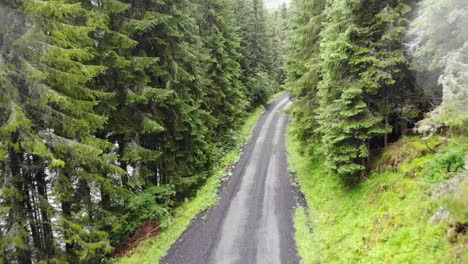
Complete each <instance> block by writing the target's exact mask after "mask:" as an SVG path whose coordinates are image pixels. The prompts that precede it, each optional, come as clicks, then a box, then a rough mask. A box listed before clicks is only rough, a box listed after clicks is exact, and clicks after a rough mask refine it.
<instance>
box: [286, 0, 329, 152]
mask: <svg viewBox="0 0 468 264" xmlns="http://www.w3.org/2000/svg"><path fill="white" fill-rule="evenodd" d="M324 9H325V1H310V0H301V1H295V2H293V3H292V7H291V13H292V15H291V22H290V24H291V28H292V29H291V38H290V41H289V47H288V56H287V61H286V70H287V73H288V79H287V87H288V89H289V90H290V91H291V92H292V95H293V96H296V97H297V98H298V100H297V101H296V102H295V105H294V107H293V112H292V114H293V116H294V118H295V120H297V122H298V123H300V124H301V126H300V127H299V128H298V130H297V131H295V134H296V135H297V136H298V138H299V139H300V140H302V141H304V142H308V144H309V146H310V148H312V149H314V148H315V147H314V144H316V143H318V142H319V141H320V136H319V133H316V129H317V127H318V123H317V115H316V110H317V108H318V96H317V85H318V82H319V81H320V78H321V68H320V65H321V58H320V39H319V33H320V30H321V29H322V27H321V25H322V21H323V20H324V15H323V10H324Z"/></svg>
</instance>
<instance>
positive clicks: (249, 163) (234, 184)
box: [119, 94, 299, 264]
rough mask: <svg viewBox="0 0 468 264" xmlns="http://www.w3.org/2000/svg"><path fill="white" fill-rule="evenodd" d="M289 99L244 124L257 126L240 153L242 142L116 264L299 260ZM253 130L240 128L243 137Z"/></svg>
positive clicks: (276, 102) (275, 102)
mask: <svg viewBox="0 0 468 264" xmlns="http://www.w3.org/2000/svg"><path fill="white" fill-rule="evenodd" d="M290 104H291V102H290V101H289V99H288V97H287V95H284V94H283V95H280V96H278V98H277V99H272V100H271V101H270V105H269V106H268V109H267V110H266V112H265V113H264V114H263V115H262V117H261V118H260V119H258V117H257V119H255V118H250V121H248V122H247V123H246V127H252V125H254V124H255V123H256V121H257V120H258V123H257V125H256V127H255V129H254V130H253V135H252V138H251V139H250V141H249V142H248V143H247V144H246V145H245V146H244V148H243V150H242V153H243V154H242V155H240V152H241V150H240V149H241V146H239V150H237V151H235V152H234V153H232V154H228V156H227V157H226V158H225V161H224V162H223V164H224V165H221V166H220V169H219V170H217V171H218V173H217V174H216V175H214V176H213V177H212V178H210V179H209V180H208V182H207V183H206V184H205V186H204V187H203V188H202V189H200V191H199V194H198V195H197V196H196V197H194V199H193V200H191V201H188V202H187V203H186V204H184V205H182V206H181V207H180V208H178V209H177V210H176V213H175V217H174V222H175V223H173V224H171V226H169V227H168V228H166V229H165V230H163V231H162V232H161V234H160V235H158V236H157V237H156V238H153V239H151V240H149V241H146V242H143V244H142V245H140V246H139V247H138V248H136V249H135V251H134V252H133V253H132V254H131V255H129V256H127V257H124V258H122V259H120V260H119V262H120V263H157V262H158V261H161V263H189V264H190V263H194V264H196V263H203V264H205V263H237V262H239V263H247V264H249V263H298V262H299V257H298V254H297V250H296V243H295V240H294V227H293V211H294V210H293V209H294V206H295V204H296V202H295V192H296V190H295V187H294V186H293V185H292V183H291V178H290V177H289V174H288V166H287V157H286V150H285V133H286V128H287V123H288V118H287V116H286V115H285V114H284V113H283V111H284V110H285V109H287V108H288V107H289V106H290ZM254 116H255V115H254ZM254 121H255V123H253V122H254ZM252 129H253V127H252ZM248 130H249V129H245V128H243V129H242V131H244V132H241V134H243V136H242V137H243V138H244V139H245V136H246V134H249V133H248V132H246V131H248ZM236 157H237V158H239V157H240V159H236ZM236 160H239V161H238V162H237V163H236V164H235V165H234V166H232V165H229V164H234V163H235V161H236ZM226 165H227V168H228V170H226ZM212 205H214V206H213V207H211V206H212ZM210 207H211V209H209V208H210ZM206 209H209V210H206ZM202 211H203V213H201V214H199V213H200V212H202ZM195 216H196V217H195ZM193 218H194V219H193ZM192 219H193V220H192ZM187 227H188V228H187ZM174 242H175V243H174ZM172 244H173V245H172ZM171 245H172V246H171ZM169 247H170V249H169ZM168 250H169V251H168ZM166 252H167V255H166ZM165 255H166V256H165ZM164 256H165V257H164ZM163 257H164V258H163ZM161 259H162V260H161Z"/></svg>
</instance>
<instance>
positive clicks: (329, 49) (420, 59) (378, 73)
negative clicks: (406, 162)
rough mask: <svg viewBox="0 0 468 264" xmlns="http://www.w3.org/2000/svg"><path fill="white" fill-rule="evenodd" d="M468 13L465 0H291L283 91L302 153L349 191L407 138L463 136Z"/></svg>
mask: <svg viewBox="0 0 468 264" xmlns="http://www.w3.org/2000/svg"><path fill="white" fill-rule="evenodd" d="M467 12H468V10H467V5H466V2H465V1H462V0H453V1H433V0H425V1H415V0H398V1H394V0H388V1H373V0H343V1H325V0H296V1H293V3H292V7H291V23H290V27H291V41H290V46H289V48H288V56H287V57H286V58H287V65H286V68H287V87H288V88H289V89H290V90H291V91H292V94H293V95H294V96H296V97H297V98H298V100H297V102H296V106H295V108H294V111H293V117H294V118H295V120H296V122H298V123H299V126H298V129H296V131H295V133H296V135H297V136H298V137H299V138H300V140H301V141H303V142H304V143H305V144H306V145H307V146H308V147H309V150H308V151H309V152H313V151H317V152H320V153H321V154H322V155H323V156H325V157H326V159H325V160H326V165H327V167H328V168H329V170H330V171H331V172H332V173H336V174H338V175H340V176H341V177H342V178H343V179H344V181H345V182H347V183H348V184H353V183H356V182H357V181H359V179H361V178H362V177H365V176H366V174H368V172H369V165H370V161H371V160H372V157H374V156H376V154H378V153H379V152H380V151H381V150H382V149H383V148H385V147H387V146H388V144H389V143H390V142H394V141H396V140H397V139H398V138H400V137H401V136H402V135H404V134H414V133H416V132H421V133H424V134H425V135H426V136H427V137H430V136H431V135H433V134H436V133H438V132H440V131H445V132H446V133H452V134H460V133H461V134H463V133H465V134H466V132H467V131H466V128H467V127H468V124H467V122H468V119H467V116H468V115H467V114H468V109H467V107H466V103H467V88H466V85H467V79H466V72H467V70H468V68H467V64H466V63H467V61H466V55H467V45H468V35H467V34H468V32H467V31H466V30H464V29H463V25H464V24H466V23H467V22H468V21H467V14H468V13H467ZM416 130H418V131H416ZM318 145H319V146H322V147H321V148H317V147H316V146H318Z"/></svg>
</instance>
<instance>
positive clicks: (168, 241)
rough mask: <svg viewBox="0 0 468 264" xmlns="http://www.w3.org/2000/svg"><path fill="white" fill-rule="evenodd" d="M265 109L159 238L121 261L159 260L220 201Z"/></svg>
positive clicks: (138, 263) (243, 129)
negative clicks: (225, 178) (227, 179)
mask: <svg viewBox="0 0 468 264" xmlns="http://www.w3.org/2000/svg"><path fill="white" fill-rule="evenodd" d="M282 93H283V92H280V93H277V94H274V95H272V96H271V97H270V100H269V101H268V104H270V103H272V102H273V101H274V100H275V99H276V98H277V97H278V96H280V95H281V94H282ZM264 112H265V108H264V107H263V106H261V107H259V108H257V109H256V110H255V111H254V112H253V113H252V114H251V115H250V116H249V117H248V118H247V119H246V121H245V123H244V125H243V126H242V127H241V128H240V131H239V136H238V138H237V143H236V147H235V148H234V149H233V150H232V151H230V152H229V153H227V154H226V156H224V157H223V159H222V160H221V161H220V162H219V164H218V165H217V166H216V167H215V168H214V169H213V173H212V175H213V176H212V177H210V178H209V179H208V180H207V182H206V183H205V185H204V186H203V187H202V188H200V190H199V191H198V192H197V195H196V196H195V197H194V198H193V199H192V200H189V201H187V202H185V203H184V204H182V205H181V206H180V207H178V208H177V209H176V210H175V212H174V217H173V219H172V222H171V223H170V226H169V227H168V228H166V229H164V230H163V231H162V232H161V234H160V235H159V236H157V237H156V238H153V239H150V240H148V241H145V242H143V243H142V244H141V245H140V246H139V247H138V248H137V249H135V251H134V252H132V254H131V255H129V256H127V257H124V258H121V259H119V260H118V262H119V263H122V264H123V263H132V264H133V263H135V264H143V263H158V262H159V261H160V259H161V258H163V257H164V256H165V255H166V253H167V251H168V250H169V248H170V247H171V245H172V244H174V242H175V241H176V240H177V239H178V238H179V237H180V236H181V235H182V233H183V232H184V231H185V230H186V229H187V228H188V226H189V225H190V223H191V222H192V219H193V218H195V216H197V215H198V214H199V213H201V212H203V211H205V210H207V209H209V208H210V207H212V206H213V205H214V204H215V203H216V201H217V200H218V195H217V191H218V189H219V187H220V186H221V182H222V179H223V176H224V175H225V173H226V170H227V168H228V167H229V166H230V165H233V164H234V163H236V162H237V161H238V160H239V158H240V155H241V147H242V145H243V144H244V143H245V142H247V141H248V140H249V139H250V137H251V136H252V132H253V130H254V128H255V125H256V124H257V122H258V120H259V119H260V117H261V116H262V114H263V113H264Z"/></svg>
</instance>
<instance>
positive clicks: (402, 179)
mask: <svg viewBox="0 0 468 264" xmlns="http://www.w3.org/2000/svg"><path fill="white" fill-rule="evenodd" d="M294 125H295V124H292V127H291V128H290V130H289V132H288V136H287V148H288V153H289V163H290V167H291V168H292V170H294V171H295V172H296V174H297V179H298V182H299V186H300V188H301V190H302V192H303V193H304V194H305V196H306V200H307V203H308V205H309V207H310V214H309V215H310V219H308V220H309V221H310V223H311V227H312V229H313V233H309V234H307V235H305V234H304V232H305V231H304V230H305V228H304V227H303V226H304V223H305V222H306V220H305V219H304V217H306V214H305V213H303V212H302V211H303V209H298V210H297V212H296V214H295V226H296V230H297V231H296V232H297V233H296V240H297V244H298V249H299V254H300V255H301V257H302V259H303V263H306V264H308V263H317V262H322V263H463V262H464V263H466V260H468V259H467V256H466V255H467V254H466V252H465V251H466V249H465V250H463V248H464V247H463V243H465V242H464V241H466V235H464V236H462V237H460V238H459V239H458V240H457V241H455V242H449V241H448V240H447V238H446V233H447V230H448V229H449V228H450V226H451V225H452V224H453V222H454V221H455V222H459V223H466V222H468V212H467V209H465V208H466V204H467V202H468V194H467V193H468V190H467V188H468V187H467V183H466V181H462V184H458V185H456V186H455V188H456V189H455V191H453V192H449V193H448V194H446V195H444V196H442V197H441V198H434V197H433V196H432V193H433V192H434V191H435V190H436V189H437V188H439V186H441V184H447V179H449V178H452V177H454V176H455V175H458V174H459V172H460V171H461V170H462V169H463V156H464V153H466V151H467V146H468V144H467V142H466V140H464V139H462V138H453V139H451V140H450V141H448V142H444V141H443V140H442V139H440V138H436V137H434V138H432V139H430V140H429V142H427V145H429V148H428V147H427V146H426V142H424V140H422V139H421V138H419V137H407V138H404V139H402V140H401V141H400V142H397V143H395V144H393V145H392V146H390V147H389V148H388V149H387V150H386V151H384V153H383V154H382V155H380V157H379V158H378V159H377V160H375V161H374V166H373V169H374V172H373V173H372V174H371V175H370V176H369V178H368V179H367V180H365V181H363V182H361V184H360V185H358V186H356V187H354V188H351V189H350V188H345V187H344V186H343V184H342V181H341V179H340V177H338V176H336V175H330V174H329V173H327V171H326V170H325V168H324V165H323V160H322V158H321V157H320V156H319V155H317V154H315V155H308V156H302V155H301V154H300V149H301V143H300V142H298V141H297V140H296V139H295V138H294V136H293V133H291V130H293V129H294ZM430 149H433V150H435V151H436V152H437V153H433V152H432V151H431V150H430ZM442 206H444V207H446V208H448V210H449V211H450V212H451V214H452V215H453V217H454V218H455V220H447V221H441V222H438V223H432V224H431V223H430V219H431V217H432V216H433V215H434V214H435V213H436V212H437V210H439V208H441V207H442ZM304 248H306V249H304Z"/></svg>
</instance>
